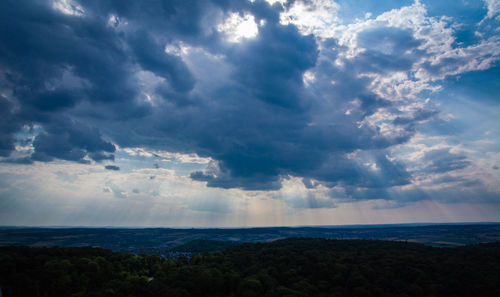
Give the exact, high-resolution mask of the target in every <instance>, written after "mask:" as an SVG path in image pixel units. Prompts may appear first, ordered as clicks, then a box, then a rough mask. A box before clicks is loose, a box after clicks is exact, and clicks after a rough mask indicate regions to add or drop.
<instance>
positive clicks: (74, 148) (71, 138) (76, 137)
mask: <svg viewBox="0 0 500 297" xmlns="http://www.w3.org/2000/svg"><path fill="white" fill-rule="evenodd" d="M45 131H46V132H42V133H40V134H38V135H37V137H36V138H35V140H34V141H33V147H34V148H35V151H34V153H33V154H32V156H31V157H32V159H33V160H37V161H45V162H48V161H52V160H53V159H54V158H58V159H61V160H68V161H77V162H81V163H88V161H87V160H85V159H84V158H85V157H86V156H87V154H88V156H89V157H90V158H92V159H94V160H95V161H102V160H105V159H108V160H109V159H112V158H113V157H111V155H105V153H113V152H115V150H116V148H115V146H114V145H113V144H112V143H110V142H108V141H105V140H103V139H102V136H101V134H100V132H99V130H98V129H97V128H92V127H89V126H86V125H85V124H82V123H79V122H75V121H72V120H59V121H57V123H55V124H51V125H47V126H45Z"/></svg>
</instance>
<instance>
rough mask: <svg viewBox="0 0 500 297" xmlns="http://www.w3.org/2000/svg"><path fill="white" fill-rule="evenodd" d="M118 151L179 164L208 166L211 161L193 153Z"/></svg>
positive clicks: (131, 149) (130, 149)
mask: <svg viewBox="0 0 500 297" xmlns="http://www.w3.org/2000/svg"><path fill="white" fill-rule="evenodd" d="M120 150H121V151H123V152H125V153H127V154H128V155H130V156H141V157H146V158H165V159H168V160H175V161H178V162H180V163H194V164H208V163H210V161H212V158H209V157H206V158H204V157H200V156H198V155H197V154H195V153H191V154H182V153H172V152H167V151H163V150H151V149H147V148H141V147H135V148H120Z"/></svg>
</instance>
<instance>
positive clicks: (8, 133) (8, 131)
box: [0, 95, 20, 157]
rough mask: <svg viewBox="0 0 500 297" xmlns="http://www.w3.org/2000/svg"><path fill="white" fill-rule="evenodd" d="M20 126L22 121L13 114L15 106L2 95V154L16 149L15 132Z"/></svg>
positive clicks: (0, 134)
mask: <svg viewBox="0 0 500 297" xmlns="http://www.w3.org/2000/svg"><path fill="white" fill-rule="evenodd" d="M19 128H20V123H19V122H18V120H17V119H16V118H15V116H14V115H13V106H12V103H11V102H9V101H8V100H7V99H6V98H5V97H3V96H1V95H0V156H1V157H6V156H8V155H10V152H11V151H12V150H14V141H15V138H14V134H15V132H16V131H17V130H18V129H19Z"/></svg>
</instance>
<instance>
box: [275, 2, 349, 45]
mask: <svg viewBox="0 0 500 297" xmlns="http://www.w3.org/2000/svg"><path fill="white" fill-rule="evenodd" d="M338 10H339V5H338V4H337V3H335V2H334V1H332V0H312V1H303V0H298V1H295V2H294V3H293V5H292V6H291V7H289V8H288V9H287V10H286V11H284V12H282V13H281V14H280V23H281V24H283V25H288V24H293V25H295V26H297V28H298V29H299V31H300V32H301V33H302V34H304V35H307V34H315V35H316V36H318V37H328V36H329V35H330V30H331V28H332V27H334V26H335V25H336V24H338V23H339V22H340V19H339V18H338V16H337V13H338Z"/></svg>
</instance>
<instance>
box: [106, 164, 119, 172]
mask: <svg viewBox="0 0 500 297" xmlns="http://www.w3.org/2000/svg"><path fill="white" fill-rule="evenodd" d="M104 168H105V169H107V170H114V171H118V170H120V167H118V166H115V165H106V166H104Z"/></svg>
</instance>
